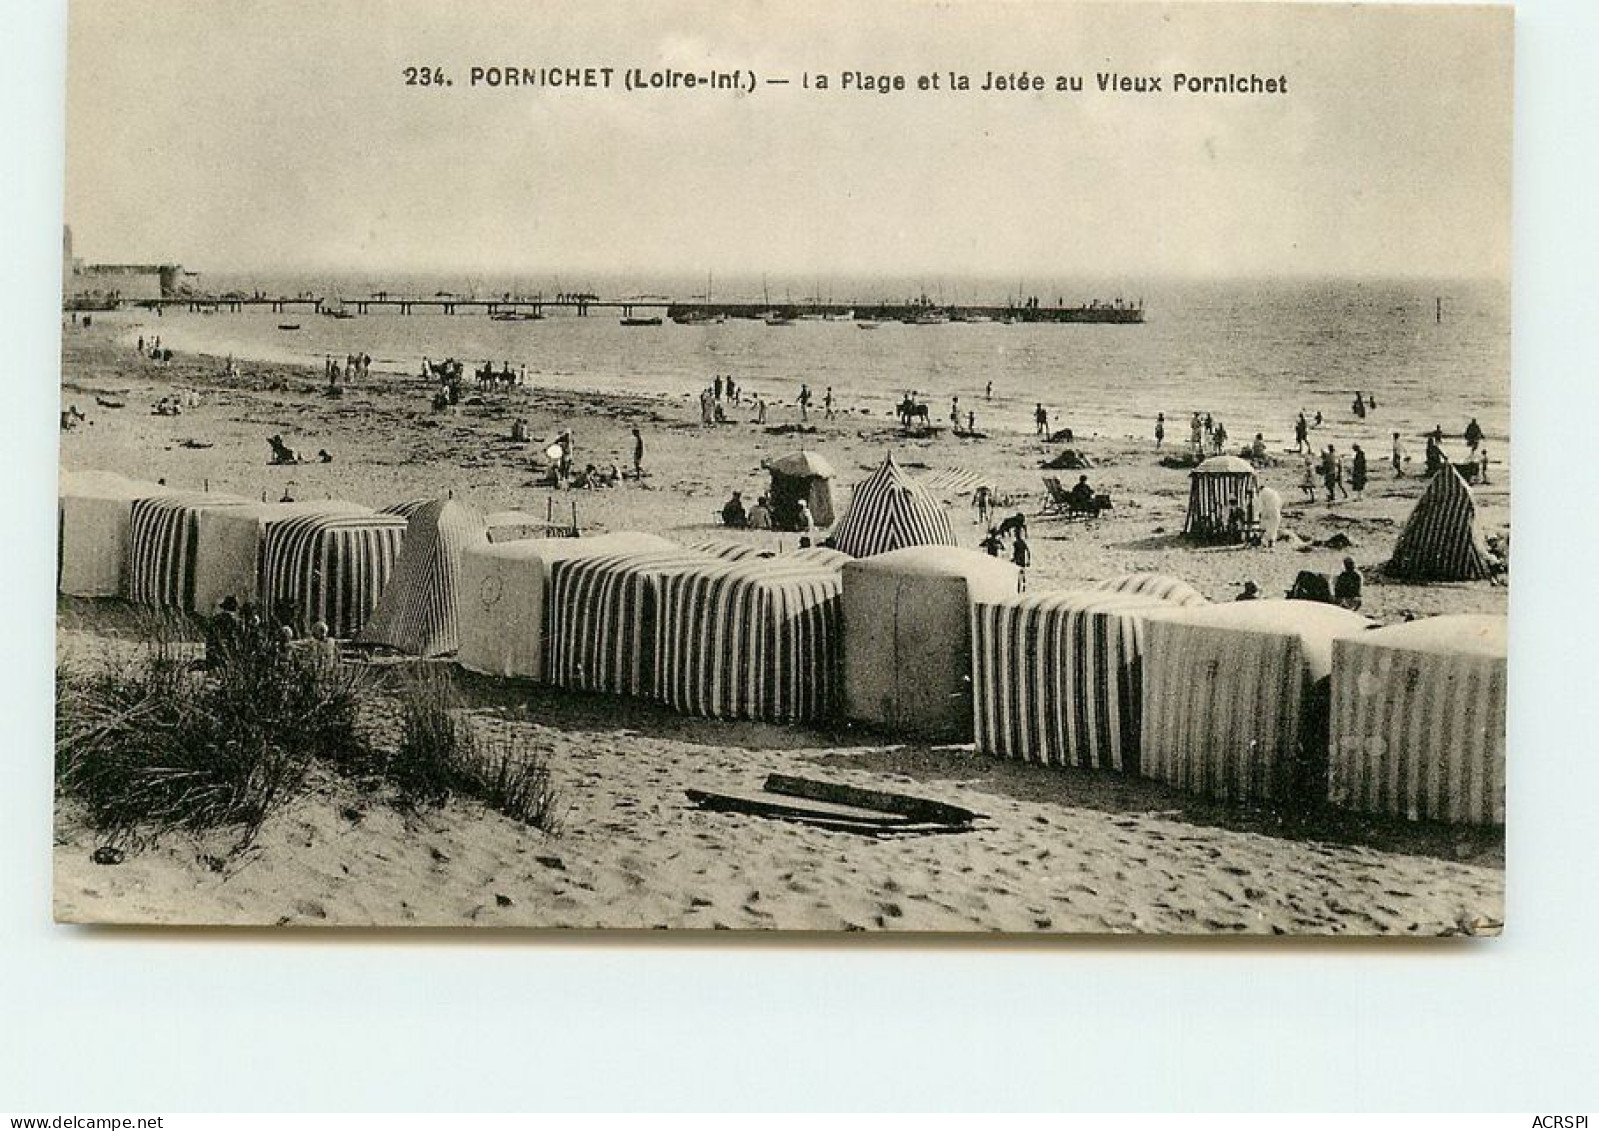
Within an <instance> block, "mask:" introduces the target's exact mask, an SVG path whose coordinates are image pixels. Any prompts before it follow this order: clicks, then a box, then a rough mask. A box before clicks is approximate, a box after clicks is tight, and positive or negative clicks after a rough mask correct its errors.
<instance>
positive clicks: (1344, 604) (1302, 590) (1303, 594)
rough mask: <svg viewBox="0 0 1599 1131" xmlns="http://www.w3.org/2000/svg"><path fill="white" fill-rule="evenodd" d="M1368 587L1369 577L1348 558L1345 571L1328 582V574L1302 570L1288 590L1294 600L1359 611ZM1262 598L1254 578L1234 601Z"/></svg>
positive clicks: (1291, 599)
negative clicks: (1363, 591)
mask: <svg viewBox="0 0 1599 1131" xmlns="http://www.w3.org/2000/svg"><path fill="white" fill-rule="evenodd" d="M1364 588H1365V579H1364V578H1363V577H1361V575H1360V570H1359V569H1357V568H1356V566H1355V559H1354V558H1345V559H1344V569H1343V572H1342V573H1340V574H1338V576H1336V577H1334V578H1333V580H1332V584H1330V585H1329V584H1328V582H1327V578H1326V575H1324V574H1320V573H1317V572H1315V571H1314V570H1308V569H1306V570H1300V571H1299V575H1298V576H1297V577H1295V578H1294V584H1293V588H1291V589H1289V590H1288V591H1287V594H1286V595H1287V597H1288V599H1289V600H1290V601H1320V602H1322V603H1323V604H1327V605H1338V606H1339V607H1341V608H1345V609H1349V610H1350V611H1351V612H1355V611H1358V610H1359V609H1360V604H1361V592H1362V590H1363V589H1364ZM1260 599H1261V592H1260V586H1259V585H1257V584H1256V583H1255V582H1253V581H1246V582H1244V585H1243V588H1242V589H1241V590H1240V591H1239V593H1238V595H1237V596H1236V597H1234V598H1233V600H1234V601H1258V600H1260Z"/></svg>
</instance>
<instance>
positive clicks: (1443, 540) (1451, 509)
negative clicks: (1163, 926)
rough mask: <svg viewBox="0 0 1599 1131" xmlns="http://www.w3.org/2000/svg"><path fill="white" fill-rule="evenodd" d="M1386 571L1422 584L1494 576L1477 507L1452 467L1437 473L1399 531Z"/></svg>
mask: <svg viewBox="0 0 1599 1131" xmlns="http://www.w3.org/2000/svg"><path fill="white" fill-rule="evenodd" d="M1387 571H1388V573H1390V574H1392V575H1393V576H1394V577H1405V578H1411V579H1413V580H1417V581H1480V580H1482V579H1483V578H1486V577H1488V576H1490V571H1489V569H1488V544H1487V542H1485V541H1484V540H1483V536H1482V529H1481V528H1480V527H1479V526H1478V525H1477V504H1476V503H1475V501H1473V499H1472V497H1471V488H1470V487H1468V486H1466V481H1465V480H1464V479H1462V478H1461V477H1460V473H1459V472H1458V471H1456V470H1455V469H1454V468H1453V467H1450V466H1447V465H1445V466H1444V467H1442V468H1440V469H1439V470H1438V471H1437V472H1436V473H1434V475H1433V477H1432V482H1431V483H1429V484H1428V485H1427V490H1426V491H1425V492H1423V493H1422V496H1421V498H1420V499H1419V500H1418V501H1417V503H1416V507H1415V509H1414V510H1412V511H1411V512H1410V517H1409V518H1408V519H1407V520H1406V521H1405V527H1404V529H1403V530H1401V531H1400V532H1399V540H1398V541H1397V542H1396V543H1394V555H1393V557H1392V558H1391V559H1389V562H1388V570H1387Z"/></svg>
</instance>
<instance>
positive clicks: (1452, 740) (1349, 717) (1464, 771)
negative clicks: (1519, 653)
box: [1328, 616, 1508, 825]
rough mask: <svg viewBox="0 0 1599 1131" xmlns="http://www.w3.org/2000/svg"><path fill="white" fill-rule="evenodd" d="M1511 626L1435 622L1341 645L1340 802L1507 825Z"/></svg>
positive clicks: (1336, 792)
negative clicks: (1508, 681) (1506, 767)
mask: <svg viewBox="0 0 1599 1131" xmlns="http://www.w3.org/2000/svg"><path fill="white" fill-rule="evenodd" d="M1507 628H1508V623H1507V621H1506V618H1504V617H1502V616H1441V617H1428V618H1426V619H1424V620H1418V621H1412V622H1410V623H1409V624H1396V625H1393V626H1392V627H1389V628H1382V629H1377V630H1375V631H1372V632H1366V633H1362V634H1361V635H1360V636H1357V637H1352V638H1349V639H1346V640H1338V641H1335V642H1334V643H1333V661H1332V739H1331V744H1330V750H1329V757H1330V761H1331V765H1330V767H1329V783H1328V791H1329V795H1330V799H1331V801H1332V802H1333V803H1334V804H1335V805H1342V806H1345V807H1347V808H1350V809H1357V810H1360V811H1362V812H1367V813H1388V814H1392V815H1395V816H1400V817H1405V818H1408V819H1409V820H1413V821H1417V820H1424V821H1448V822H1451V823H1456V824H1475V825H1500V824H1504V820H1505V690H1506V684H1505V680H1506V657H1507V653H1508V639H1507Z"/></svg>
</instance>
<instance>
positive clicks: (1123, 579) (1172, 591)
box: [1094, 573, 1210, 608]
mask: <svg viewBox="0 0 1599 1131" xmlns="http://www.w3.org/2000/svg"><path fill="white" fill-rule="evenodd" d="M1094 588H1095V589H1099V590H1102V591H1104V592H1106V593H1136V594H1140V595H1142V596H1145V597H1158V598H1160V599H1161V600H1162V601H1167V602H1169V603H1171V604H1173V605H1181V606H1183V607H1185V608H1187V607H1190V606H1193V605H1208V604H1210V602H1209V601H1207V600H1206V599H1205V595H1204V594H1203V593H1201V592H1200V591H1199V590H1197V589H1195V588H1194V587H1193V586H1192V585H1190V584H1188V582H1186V581H1184V580H1183V579H1182V578H1180V577H1173V576H1171V575H1170V574H1167V573H1124V574H1122V575H1121V576H1120V577H1112V578H1110V579H1109V580H1107V581H1101V582H1100V583H1099V584H1097V585H1095V586H1094Z"/></svg>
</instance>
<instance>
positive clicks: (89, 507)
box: [56, 468, 172, 597]
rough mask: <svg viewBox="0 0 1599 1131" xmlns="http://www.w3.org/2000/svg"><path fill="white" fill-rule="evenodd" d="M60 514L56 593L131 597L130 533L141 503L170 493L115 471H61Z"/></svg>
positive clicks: (57, 529) (157, 484)
mask: <svg viewBox="0 0 1599 1131" xmlns="http://www.w3.org/2000/svg"><path fill="white" fill-rule="evenodd" d="M59 492H60V493H59V495H58V502H57V509H56V519H57V523H56V588H57V589H58V590H60V591H61V592H62V593H65V594H68V595H69V596H73V597H119V596H122V595H123V594H125V593H126V592H127V582H128V578H127V574H128V532H129V529H130V527H131V526H132V522H133V504H134V501H135V500H137V499H152V498H156V497H158V496H161V495H167V494H171V493H172V492H171V491H169V490H168V488H166V487H163V486H161V485H160V484H159V483H144V482H141V481H139V480H136V479H129V478H127V477H126V476H122V475H118V474H116V473H115V472H111V471H70V470H68V469H66V468H62V469H61V482H60V488H59Z"/></svg>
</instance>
